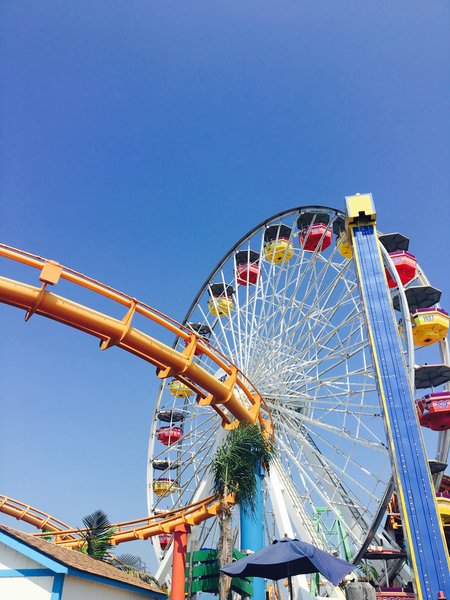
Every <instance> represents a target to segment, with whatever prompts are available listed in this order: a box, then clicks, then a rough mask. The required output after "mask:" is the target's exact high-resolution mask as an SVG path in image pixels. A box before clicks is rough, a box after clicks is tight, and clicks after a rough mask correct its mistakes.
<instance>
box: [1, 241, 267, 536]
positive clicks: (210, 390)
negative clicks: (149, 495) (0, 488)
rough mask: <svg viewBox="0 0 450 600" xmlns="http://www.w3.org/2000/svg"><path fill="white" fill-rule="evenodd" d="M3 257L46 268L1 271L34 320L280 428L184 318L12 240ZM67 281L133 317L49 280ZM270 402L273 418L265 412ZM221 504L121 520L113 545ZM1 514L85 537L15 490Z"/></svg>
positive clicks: (237, 416)
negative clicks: (33, 280)
mask: <svg viewBox="0 0 450 600" xmlns="http://www.w3.org/2000/svg"><path fill="white" fill-rule="evenodd" d="M0 257H3V258H6V259H8V260H11V261H15V262H16V263H20V264H23V265H27V266H29V267H33V268H35V269H38V270H39V271H40V274H39V281H40V282H41V286H40V287H36V286H33V285H29V284H26V283H23V282H20V281H16V280H12V279H8V278H6V277H0V302H3V303H5V304H9V305H11V306H15V307H17V308H20V309H23V310H25V311H26V316H25V319H26V320H28V319H29V318H30V317H31V316H32V315H33V314H36V315H42V316H44V317H48V318H50V319H53V320H55V321H59V322H60V323H63V324H65V325H69V326H71V327H74V328H75V329H79V330H80V331H84V332H85V333H88V334H90V335H92V336H94V337H97V338H99V339H100V348H101V349H102V350H106V349H107V348H110V347H111V346H117V347H119V348H122V349H123V350H126V351H127V352H130V353H132V354H135V355H136V356H138V357H139V358H142V359H143V360H145V361H147V362H149V363H151V364H153V365H155V366H156V367H157V373H158V377H160V378H161V379H164V378H166V377H174V378H176V379H179V380H180V381H182V382H183V383H185V384H186V385H188V386H189V387H190V388H191V389H192V390H193V391H194V393H195V394H196V396H197V402H198V403H199V404H201V405H203V406H210V407H211V408H213V409H214V410H215V411H216V412H217V413H218V415H219V417H220V418H221V420H222V425H223V427H225V428H226V429H232V428H234V427H236V426H237V425H238V424H239V423H240V422H241V421H246V422H250V423H255V422H257V421H259V422H260V423H261V425H263V426H264V427H265V429H266V430H267V432H270V433H271V434H272V432H273V427H272V420H271V416H270V413H269V411H268V409H267V407H266V406H265V404H264V402H263V400H262V398H261V395H260V394H259V392H258V391H257V390H256V388H255V387H254V386H253V385H252V384H251V383H250V382H249V381H248V380H247V378H246V377H245V376H244V374H243V373H242V372H241V371H240V370H239V369H238V368H237V367H236V366H235V365H233V363H231V362H230V361H229V360H228V359H227V358H226V357H225V356H223V355H222V354H221V353H220V352H218V351H217V350H215V349H214V348H213V347H212V346H211V345H209V343H207V342H205V340H203V339H202V338H200V337H198V336H197V335H196V334H195V333H193V332H192V331H190V330H188V329H187V328H186V327H184V326H183V325H181V324H180V323H177V322H176V321H175V320H173V319H171V318H170V317H168V316H166V315H164V314H163V313H161V312H159V311H157V310H155V309H153V308H151V307H150V306H148V305H147V304H144V303H143V302H139V301H138V300H136V299H135V298H132V297H130V296H127V295H126V294H123V293H122V292H119V291H118V290H115V289H113V288H111V287H109V286H106V285H104V284H102V283H100V282H98V281H96V280H94V279H92V278H90V277H87V276H85V275H83V274H81V273H77V272H76V271H74V270H72V269H69V268H67V267H64V266H62V265H60V264H59V263H57V262H55V261H52V260H46V259H44V258H41V257H39V256H36V255H33V254H29V253H28V252H24V251H22V250H18V249H16V248H11V247H10V246H6V245H4V244H0ZM61 279H62V280H66V281H68V282H71V283H73V284H75V285H77V286H80V287H82V288H84V289H87V290H89V291H91V292H94V293H95V294H98V295H100V296H103V297H105V298H108V299H109V300H112V301H114V302H116V303H117V304H119V305H121V306H124V307H126V308H127V309H128V310H127V312H126V314H125V316H124V317H123V318H122V319H121V320H119V319H116V318H114V317H111V316H109V315H107V314H104V313H101V312H98V311H96V310H94V309H92V308H89V307H87V306H85V305H82V304H78V303H77V302H74V301H72V300H70V299H68V298H65V297H62V296H58V295H56V294H54V293H52V292H50V291H49V290H48V288H49V286H54V285H56V284H58V282H59V281H60V280H61ZM136 314H140V315H142V316H144V317H145V318H147V319H149V321H151V322H152V323H155V324H157V325H159V326H161V327H163V328H164V329H165V330H166V331H170V332H171V333H173V334H175V335H176V336H179V337H180V338H182V339H183V340H184V341H185V342H186V347H185V349H184V351H183V352H179V351H177V350H175V349H173V348H171V347H170V346H167V345H166V344H164V343H162V342H160V341H159V340H157V339H155V338H153V337H151V336H150V335H148V334H147V333H144V332H142V331H140V330H138V329H136V328H134V327H132V320H133V317H134V316H135V315H136ZM196 351H201V353H203V354H204V355H205V356H207V357H208V358H209V359H210V360H211V361H212V363H213V364H214V368H215V369H216V370H217V371H219V370H221V371H222V372H225V373H226V374H227V377H226V378H225V381H222V380H219V379H218V378H217V377H215V376H214V375H212V374H211V373H209V372H208V371H207V370H206V369H204V368H203V367H202V366H201V365H199V364H198V363H196V362H194V357H195V353H196ZM221 379H222V378H221ZM262 406H263V407H264V409H265V412H266V416H267V419H264V418H263V416H262V414H261V408H262ZM230 501H232V498H230ZM217 507H218V505H217V499H216V498H215V497H213V496H211V497H209V498H206V499H204V500H201V501H199V502H197V503H195V504H191V505H189V506H185V507H180V509H178V510H177V511H171V512H170V513H163V514H161V515H157V516H154V517H148V518H145V519H140V520H137V521H127V522H124V523H118V524H116V525H115V526H114V527H115V529H116V532H115V534H114V536H113V543H114V544H119V543H121V542H125V541H131V540H134V539H146V538H148V537H151V536H153V535H159V534H161V533H171V532H173V530H174V529H175V527H176V526H177V525H179V524H181V523H187V524H190V525H197V524H199V523H201V522H202V521H204V520H206V519H208V518H210V517H212V516H214V515H215V514H217ZM0 512H3V513H6V514H9V515H10V516H13V517H15V518H17V519H22V520H24V521H26V522H28V523H30V524H32V525H34V526H36V527H38V528H40V529H45V530H49V531H50V532H52V533H55V541H56V542H57V543H60V544H63V545H66V546H69V547H77V546H78V547H79V546H81V545H82V543H83V542H82V539H81V538H80V530H76V529H71V528H70V527H69V526H68V525H66V524H65V523H63V522H62V521H59V520H57V519H54V518H53V517H51V516H49V515H47V514H45V513H43V512H41V511H39V510H38V509H34V508H33V507H30V506H28V505H26V504H22V503H21V502H19V501H16V500H13V499H11V498H8V497H7V496H0ZM38 535H39V534H38ZM47 535H48V533H47Z"/></svg>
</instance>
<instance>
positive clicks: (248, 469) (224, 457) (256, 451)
mask: <svg viewBox="0 0 450 600" xmlns="http://www.w3.org/2000/svg"><path fill="white" fill-rule="evenodd" d="M272 456H273V446H272V443H271V441H270V439H269V438H268V436H267V432H266V431H265V430H264V429H263V428H262V427H261V426H260V425H259V424H255V425H253V424H251V423H247V422H242V423H241V424H240V425H239V426H238V427H237V428H236V429H233V430H232V431H231V432H230V434H229V435H228V437H227V438H226V439H225V441H224V443H223V444H222V446H220V448H219V449H218V450H217V452H216V454H215V456H214V458H213V460H212V463H211V467H210V468H211V472H212V475H213V490H214V493H216V494H218V495H219V514H218V518H219V528H220V534H219V542H218V545H217V555H218V561H219V567H224V566H225V565H227V564H229V563H231V560H232V552H233V539H232V532H231V517H232V504H230V502H229V501H228V496H229V494H234V498H235V502H237V503H239V504H241V505H243V506H245V509H246V510H248V511H250V512H253V511H254V508H255V499H256V494H257V490H258V487H257V481H256V477H257V475H258V471H259V468H260V466H261V467H262V468H263V469H265V470H266V471H267V472H268V471H269V464H270V461H271V459H272ZM261 526H262V524H261ZM230 588H231V578H230V577H227V576H226V575H224V574H223V573H220V577H219V600H227V598H228V595H229V593H230Z"/></svg>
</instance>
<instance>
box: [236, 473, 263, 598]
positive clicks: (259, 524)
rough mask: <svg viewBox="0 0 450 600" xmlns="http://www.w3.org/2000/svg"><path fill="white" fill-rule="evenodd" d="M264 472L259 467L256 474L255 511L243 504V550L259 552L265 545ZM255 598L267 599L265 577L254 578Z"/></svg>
mask: <svg viewBox="0 0 450 600" xmlns="http://www.w3.org/2000/svg"><path fill="white" fill-rule="evenodd" d="M263 479H264V473H263V472H262V471H261V469H260V468H259V473H257V475H256V486H257V491H256V497H255V506H254V511H253V512H252V511H250V510H249V509H246V508H245V507H244V506H241V510H240V521H241V552H249V551H250V552H257V551H258V550H261V548H262V547H263V545H264V525H263V510H264V498H263V490H262V482H263ZM251 597H252V598H253V599H254V600H265V597H266V585H265V582H264V579H262V578H259V577H254V578H253V595H252V596H251Z"/></svg>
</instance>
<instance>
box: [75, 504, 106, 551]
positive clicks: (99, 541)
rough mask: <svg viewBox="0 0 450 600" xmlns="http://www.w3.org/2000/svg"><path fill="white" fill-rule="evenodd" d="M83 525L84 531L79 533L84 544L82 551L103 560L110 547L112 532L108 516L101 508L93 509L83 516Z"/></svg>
mask: <svg viewBox="0 0 450 600" xmlns="http://www.w3.org/2000/svg"><path fill="white" fill-rule="evenodd" d="M83 525H84V527H85V531H83V532H82V534H81V535H82V537H83V538H84V541H85V544H84V546H83V547H82V551H83V552H85V553H86V554H88V555H89V556H92V557H93V558H97V559H98V560H104V559H105V555H106V554H107V552H108V550H109V549H110V548H111V537H112V535H113V533H114V529H113V528H112V526H111V523H110V521H109V519H108V516H107V515H106V513H104V512H103V511H102V510H101V509H98V510H94V512H93V513H91V514H90V515H86V516H85V517H83Z"/></svg>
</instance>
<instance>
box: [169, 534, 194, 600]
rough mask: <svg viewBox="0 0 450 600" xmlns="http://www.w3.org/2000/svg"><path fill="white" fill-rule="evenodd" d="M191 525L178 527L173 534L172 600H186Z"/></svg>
mask: <svg viewBox="0 0 450 600" xmlns="http://www.w3.org/2000/svg"><path fill="white" fill-rule="evenodd" d="M190 531H191V529H190V527H189V525H186V524H183V525H178V526H177V527H176V528H175V531H174V534H173V562H172V591H171V594H170V598H171V600H184V583H185V579H186V551H187V542H188V533H190Z"/></svg>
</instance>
